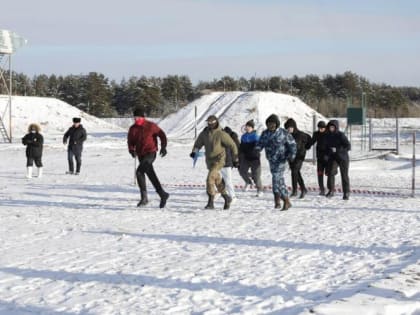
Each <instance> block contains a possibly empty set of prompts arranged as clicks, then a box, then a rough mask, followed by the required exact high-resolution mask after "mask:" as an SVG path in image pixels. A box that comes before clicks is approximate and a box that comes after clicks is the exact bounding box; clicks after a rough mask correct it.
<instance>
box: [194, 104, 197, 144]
mask: <svg viewBox="0 0 420 315" xmlns="http://www.w3.org/2000/svg"><path fill="white" fill-rule="evenodd" d="M195 139H197V105H196V106H194V140H195Z"/></svg>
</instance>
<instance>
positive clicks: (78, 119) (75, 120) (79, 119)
mask: <svg viewBox="0 0 420 315" xmlns="http://www.w3.org/2000/svg"><path fill="white" fill-rule="evenodd" d="M81 121H82V118H80V117H74V118H73V123H74V124H75V123H79V122H81Z"/></svg>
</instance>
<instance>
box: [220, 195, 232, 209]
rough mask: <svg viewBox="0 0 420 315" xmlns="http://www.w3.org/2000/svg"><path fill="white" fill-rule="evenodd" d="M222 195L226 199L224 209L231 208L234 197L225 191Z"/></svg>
mask: <svg viewBox="0 0 420 315" xmlns="http://www.w3.org/2000/svg"><path fill="white" fill-rule="evenodd" d="M222 197H223V199H224V200H225V204H224V206H223V209H224V210H227V209H229V208H230V204H231V202H232V198H231V197H230V196H229V195H228V194H226V193H224V194H223V195H222Z"/></svg>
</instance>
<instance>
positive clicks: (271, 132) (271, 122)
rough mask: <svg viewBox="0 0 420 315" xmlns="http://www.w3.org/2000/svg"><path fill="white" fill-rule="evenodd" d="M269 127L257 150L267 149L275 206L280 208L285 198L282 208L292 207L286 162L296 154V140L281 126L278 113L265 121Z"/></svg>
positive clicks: (262, 135)
mask: <svg viewBox="0 0 420 315" xmlns="http://www.w3.org/2000/svg"><path fill="white" fill-rule="evenodd" d="M265 123H266V126H267V129H266V130H264V131H263V133H262V134H261V137H260V140H259V141H258V144H257V146H256V150H258V151H261V150H262V149H265V155H266V158H267V160H268V162H269V164H270V172H271V175H272V181H273V194H274V207H275V208H280V199H281V200H283V202H284V203H283V208H282V210H287V209H289V208H290V207H291V203H290V200H289V194H288V192H287V187H286V184H285V181H284V171H285V168H286V162H287V161H290V160H293V159H294V158H295V156H296V142H295V139H293V137H292V135H291V134H289V133H288V132H287V131H286V130H285V129H283V128H280V119H279V118H278V116H277V115H274V114H272V115H270V116H269V117H268V118H267V120H266V121H265Z"/></svg>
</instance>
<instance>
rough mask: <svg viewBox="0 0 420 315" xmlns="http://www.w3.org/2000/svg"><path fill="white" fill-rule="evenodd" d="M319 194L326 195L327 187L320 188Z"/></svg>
mask: <svg viewBox="0 0 420 315" xmlns="http://www.w3.org/2000/svg"><path fill="white" fill-rule="evenodd" d="M319 195H320V196H325V189H324V188H320V189H319Z"/></svg>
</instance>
